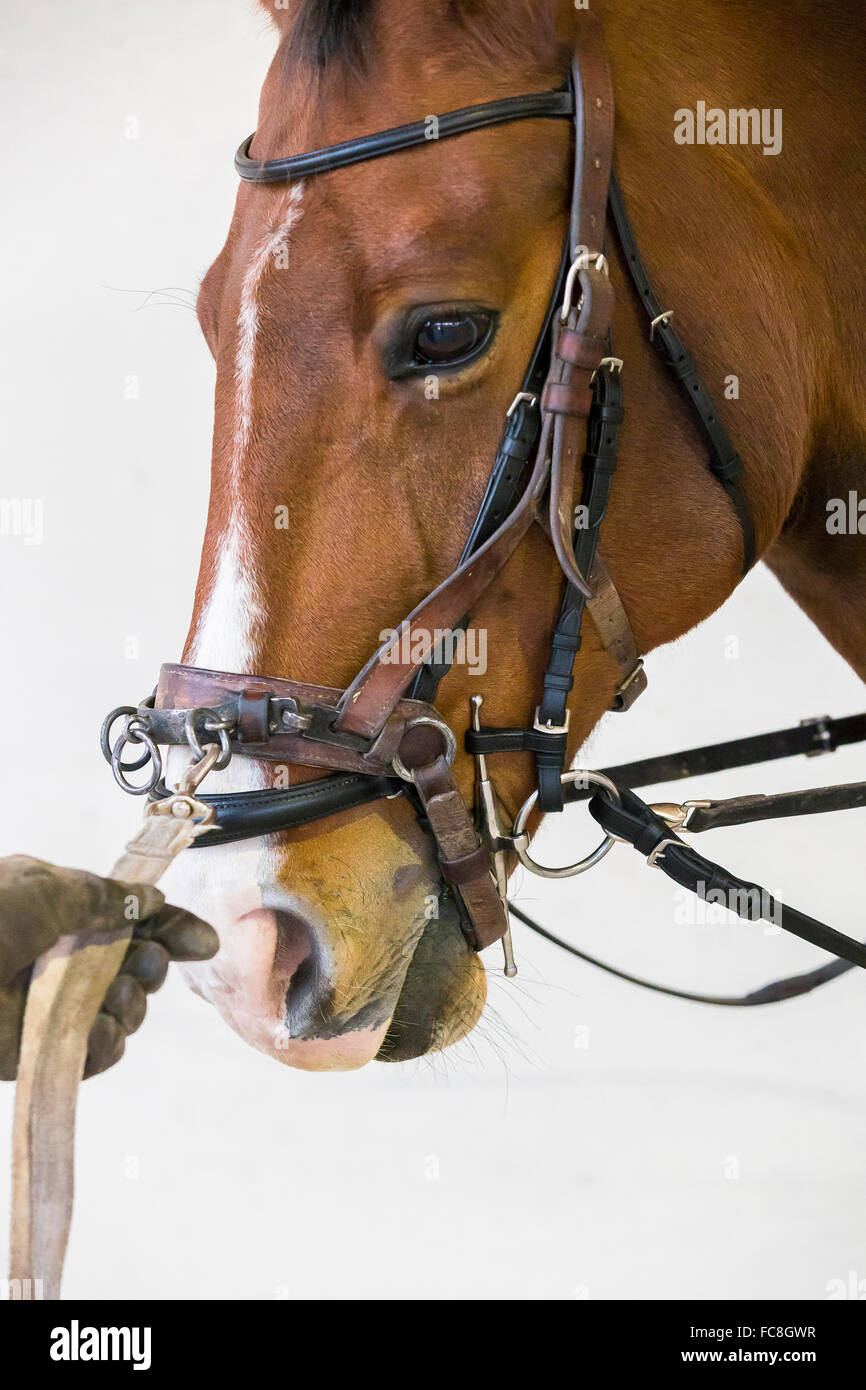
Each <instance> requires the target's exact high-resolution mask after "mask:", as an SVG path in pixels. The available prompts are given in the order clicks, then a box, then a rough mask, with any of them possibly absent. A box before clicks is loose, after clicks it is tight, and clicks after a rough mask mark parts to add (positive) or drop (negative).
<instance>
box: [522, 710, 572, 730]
mask: <svg viewBox="0 0 866 1390" xmlns="http://www.w3.org/2000/svg"><path fill="white" fill-rule="evenodd" d="M570 723H571V710H566V711H565V723H564V724H551V722H550V720H548V721H547V723H546V724H542V722H541V705H536V708H535V719H534V720H533V722H532V730H533V733H536V734H559V735H562V734H567V733H568V728H569V725H570Z"/></svg>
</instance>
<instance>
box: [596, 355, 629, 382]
mask: <svg viewBox="0 0 866 1390" xmlns="http://www.w3.org/2000/svg"><path fill="white" fill-rule="evenodd" d="M624 366H625V362H624V361H623V360H622V358H621V357H603V358H602V359H601V361H600V362H599V364H598V366H597V367H596V369H595V371H594V372H593V374H592V376H591V377H590V378H589V384H590V386H591V385H592V383H593V382H594V381H595V379H596V377H597V376H598V374H599V372H600V371H601V369H602V367H610V369H611V371H612V372H621V371H622V369H623V367H624Z"/></svg>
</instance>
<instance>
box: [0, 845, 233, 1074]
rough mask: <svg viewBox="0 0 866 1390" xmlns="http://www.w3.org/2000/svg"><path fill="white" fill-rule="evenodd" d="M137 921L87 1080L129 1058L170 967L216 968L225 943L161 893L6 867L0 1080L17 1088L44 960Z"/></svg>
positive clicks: (95, 1039)
mask: <svg viewBox="0 0 866 1390" xmlns="http://www.w3.org/2000/svg"><path fill="white" fill-rule="evenodd" d="M130 920H134V921H135V930H134V932H133V937H132V940H131V941H130V943H129V949H128V950H127V953H126V957H125V959H124V962H123V966H122V969H121V973H120V974H119V975H118V976H117V977H116V979H114V980H113V981H112V983H111V985H110V986H109V988H108V992H107V993H106V996H105V999H104V1000H103V1003H102V1008H101V1010H100V1012H99V1014H98V1015H97V1018H96V1022H95V1023H94V1025H93V1028H92V1029H91V1032H90V1038H89V1039H88V1045H87V1064H86V1067H85V1071H84V1075H85V1077H87V1076H96V1074H97V1073H98V1072H101V1071H105V1070H106V1069H107V1068H108V1067H110V1066H113V1065H114V1063H115V1062H117V1061H119V1060H120V1058H121V1057H122V1056H123V1049H124V1046H125V1044H126V1039H127V1037H128V1036H129V1034H130V1033H134V1032H135V1030H136V1029H137V1028H139V1027H140V1026H141V1023H142V1022H143V1020H144V1015H145V1011H146V1009H147V995H148V994H153V992H154V991H155V990H157V989H159V987H160V985H161V984H162V983H163V981H164V980H165V977H166V974H167V972H168V966H169V962H170V961H172V960H209V959H210V957H211V956H213V955H215V954H216V951H217V948H218V946H219V939H218V937H217V934H216V932H215V931H214V929H213V927H210V926H208V924H207V922H202V921H201V919H200V918H198V917H194V916H193V915H192V914H191V913H189V912H184V911H183V910H182V909H181V908H179V907H170V906H167V905H166V902H165V898H164V897H163V895H162V893H161V892H160V891H159V889H158V888H150V887H147V886H146V885H143V884H132V883H119V882H118V881H117V880H116V879H110V878H99V876H98V875H97V874H89V873H85V872H84V870H82V869H60V868H58V867H57V866H56V865H55V864H46V863H45V862H44V861H43V860H41V859H31V858H30V857H29V856H28V855H25V854H14V855H12V856H10V858H8V859H0V1080H3V1081H14V1080H15V1074H16V1071H17V1069H18V1052H19V1048H20V1045H21V1026H22V1023H23V1021H24V1005H25V1002H26V999H27V989H28V986H29V983H30V976H31V973H32V970H33V965H34V962H35V961H36V959H37V957H38V956H41V955H42V953H43V951H47V950H49V948H50V947H52V946H53V945H54V944H55V943H56V941H57V940H58V938H59V937H61V936H69V935H73V934H75V935H78V934H88V935H89V934H90V933H94V932H104V931H111V930H112V929H113V928H115V927H121V926H123V925H124V923H125V922H128V921H130Z"/></svg>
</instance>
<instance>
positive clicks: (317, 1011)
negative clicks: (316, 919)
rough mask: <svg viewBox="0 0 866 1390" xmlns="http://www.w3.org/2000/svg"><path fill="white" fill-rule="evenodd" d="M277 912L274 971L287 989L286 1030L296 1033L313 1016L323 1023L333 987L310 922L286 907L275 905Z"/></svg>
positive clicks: (298, 1033)
mask: <svg viewBox="0 0 866 1390" xmlns="http://www.w3.org/2000/svg"><path fill="white" fill-rule="evenodd" d="M273 916H274V919H275V921H276V926H277V944H276V950H275V952H274V975H275V977H276V978H277V980H279V981H280V982H281V985H282V988H283V990H284V997H285V1023H286V1030H287V1032H288V1034H289V1036H290V1037H296V1036H299V1035H300V1034H301V1033H302V1032H303V1031H304V1029H306V1028H308V1027H309V1025H310V1022H311V1020H313V1019H316V1020H317V1021H318V1022H319V1023H321V1021H322V1020H323V1019H324V1018H325V1016H326V1014H327V1011H328V1009H329V1007H330V1002H331V994H332V991H331V988H330V984H329V982H328V980H327V978H326V975H325V971H324V969H323V960H322V953H321V951H320V950H319V947H318V944H317V942H316V938H315V936H314V934H313V930H312V928H311V927H310V925H309V923H308V922H305V921H304V919H303V917H300V916H298V914H297V913H295V912H290V911H286V910H285V909H284V908H277V909H275V910H274V912H273Z"/></svg>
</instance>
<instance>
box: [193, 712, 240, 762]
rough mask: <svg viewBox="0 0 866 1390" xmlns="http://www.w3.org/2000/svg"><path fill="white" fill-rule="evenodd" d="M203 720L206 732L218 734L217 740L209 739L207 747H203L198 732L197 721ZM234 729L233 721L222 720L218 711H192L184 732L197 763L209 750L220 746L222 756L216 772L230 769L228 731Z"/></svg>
mask: <svg viewBox="0 0 866 1390" xmlns="http://www.w3.org/2000/svg"><path fill="white" fill-rule="evenodd" d="M198 720H203V721H204V723H203V728H204V732H205V733H207V734H216V738H212V739H208V741H207V744H206V745H204V746H203V745H202V744H201V743H200V741H199V736H198V734H197V732H196V727H195V726H196V721H198ZM231 727H232V724H231V720H228V719H220V717H219V715H218V714H217V712H216V710H212V709H191V710H190V711H189V712H188V714H187V716H186V719H185V720H184V721H183V730H184V733H185V734H186V741H187V743H188V744H189V746H190V748H191V749H192V751H193V753H195V755H196V761H197V762H201V760H202V758H204V756H205V754H206V752H207V749H208V748H212V747H213V746H214V744H218V745H219V750H220V755H219V758H218V760H217V761H216V762H215V763H214V765H213V771H214V772H222V770H223V768H226V767H228V765H229V763H230V762H231V757H232V750H231V745H230V743H229V736H228V731H229V729H230V728H231Z"/></svg>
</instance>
